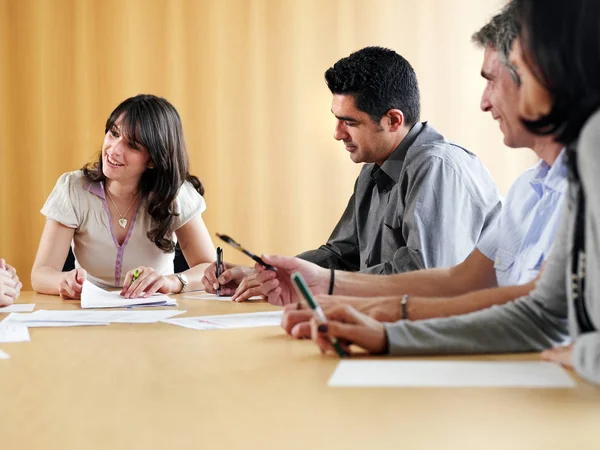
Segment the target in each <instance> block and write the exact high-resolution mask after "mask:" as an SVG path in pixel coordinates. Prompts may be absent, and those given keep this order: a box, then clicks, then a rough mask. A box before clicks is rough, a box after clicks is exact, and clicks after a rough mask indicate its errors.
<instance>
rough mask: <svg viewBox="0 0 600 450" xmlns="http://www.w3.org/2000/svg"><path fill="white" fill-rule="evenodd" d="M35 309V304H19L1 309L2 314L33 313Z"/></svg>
mask: <svg viewBox="0 0 600 450" xmlns="http://www.w3.org/2000/svg"><path fill="white" fill-rule="evenodd" d="M33 308H35V303H18V304H16V305H10V306H5V307H4V308H0V314H2V313H11V312H31V311H33Z"/></svg>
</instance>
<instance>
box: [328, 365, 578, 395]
mask: <svg viewBox="0 0 600 450" xmlns="http://www.w3.org/2000/svg"><path fill="white" fill-rule="evenodd" d="M328 384H329V386H332V387H434V388H436V387H444V388H447V387H484V388H489V387H492V388H497V387H509V388H573V387H575V382H574V381H573V379H572V378H571V377H570V376H569V374H568V373H567V372H566V371H565V370H564V369H563V368H562V367H560V366H559V365H557V364H553V363H549V362H542V361H416V360H412V361H411V360H404V361H379V360H375V361H369V360H360V361H359V360H357V361H340V362H339V364H338V366H337V368H336V369H335V371H334V372H333V375H331V378H329V383H328Z"/></svg>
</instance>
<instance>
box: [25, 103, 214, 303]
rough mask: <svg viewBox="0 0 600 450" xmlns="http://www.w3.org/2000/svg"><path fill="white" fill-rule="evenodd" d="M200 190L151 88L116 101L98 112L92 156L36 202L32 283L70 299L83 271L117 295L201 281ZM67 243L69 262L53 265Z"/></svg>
mask: <svg viewBox="0 0 600 450" xmlns="http://www.w3.org/2000/svg"><path fill="white" fill-rule="evenodd" d="M203 193H204V188H203V187H202V184H201V183H200V180H198V178H196V177H195V176H193V175H190V173H189V163H188V155H187V150H186V146H185V141H184V138H183V128H182V125H181V119H180V117H179V114H178V113H177V110H176V109H175V108H174V107H173V106H172V105H171V104H170V103H169V102H168V101H167V100H165V99H163V98H159V97H155V96H153V95H138V96H136V97H132V98H129V99H127V100H125V101H124V102H123V103H121V104H120V105H119V106H118V107H117V108H116V109H115V110H114V111H113V112H112V113H111V114H110V116H109V118H108V120H107V121H106V126H105V137H104V143H103V145H102V151H101V153H100V155H99V157H98V160H97V161H96V162H94V163H92V164H88V165H86V166H84V167H83V169H81V170H78V171H75V172H69V173H65V174H63V175H62V176H61V177H60V178H59V180H58V182H57V183H56V186H55V188H54V190H53V191H52V193H51V194H50V196H49V198H48V200H47V201H46V204H45V205H44V207H43V208H42V214H44V215H45V216H46V218H47V220H46V226H45V227H44V232H43V234H42V237H41V240H40V245H39V248H38V252H37V256H36V259H35V263H34V265H33V269H32V273H31V281H32V285H33V288H34V289H35V290H36V291H37V292H40V293H44V294H54V295H60V296H61V297H63V298H79V297H80V295H81V289H82V285H83V281H84V280H85V279H88V280H89V281H91V282H93V283H94V284H96V285H98V286H100V287H103V288H114V287H122V291H121V293H122V295H124V296H125V297H140V296H148V295H152V294H153V293H154V292H162V293H176V292H181V291H183V290H185V289H197V288H200V287H202V283H201V281H200V280H201V278H202V274H203V272H204V269H205V268H206V266H208V264H209V263H210V262H211V261H212V260H213V255H214V247H213V244H212V241H211V239H210V236H209V233H208V231H207V229H206V226H205V225H204V222H203V220H202V215H201V213H202V212H203V211H204V210H205V209H206V204H205V202H204V199H203V198H202V194H203ZM177 242H178V243H179V245H180V247H181V249H182V251H183V254H184V256H185V258H186V260H187V263H188V264H189V266H190V269H189V270H187V271H186V272H183V273H181V274H174V273H173V272H174V270H173V257H174V250H175V245H176V243H177ZM71 243H72V245H73V253H74V255H75V258H76V261H75V269H74V270H72V271H70V272H61V268H62V267H63V264H64V262H65V258H66V256H67V254H68V251H69V246H70V245H71ZM136 271H137V274H139V276H137V277H134V274H135V273H136Z"/></svg>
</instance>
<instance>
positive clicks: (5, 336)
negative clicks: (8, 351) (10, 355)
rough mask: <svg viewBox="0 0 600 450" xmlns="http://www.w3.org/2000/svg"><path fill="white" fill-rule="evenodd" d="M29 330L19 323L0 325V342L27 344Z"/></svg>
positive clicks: (29, 339)
mask: <svg viewBox="0 0 600 450" xmlns="http://www.w3.org/2000/svg"><path fill="white" fill-rule="evenodd" d="M29 341H31V338H30V337H29V330H28V329H27V327H26V326H24V325H21V324H20V323H4V322H2V323H0V342H29Z"/></svg>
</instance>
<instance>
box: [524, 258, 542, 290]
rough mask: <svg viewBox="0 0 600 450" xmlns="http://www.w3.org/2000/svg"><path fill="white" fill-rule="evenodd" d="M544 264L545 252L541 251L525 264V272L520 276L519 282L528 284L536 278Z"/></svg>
mask: <svg viewBox="0 0 600 450" xmlns="http://www.w3.org/2000/svg"><path fill="white" fill-rule="evenodd" d="M543 264H544V254H543V253H539V254H537V255H535V256H534V257H532V258H529V260H528V261H527V264H526V265H525V270H524V273H523V274H522V275H521V276H520V277H519V284H526V283H529V282H530V281H533V280H535V279H536V277H537V276H538V274H539V273H540V270H541V269H542V265H543Z"/></svg>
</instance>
